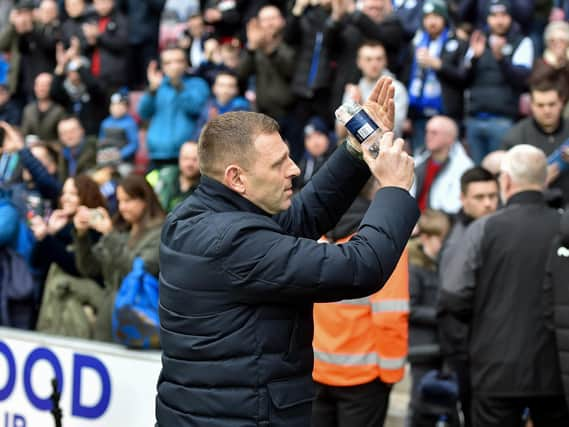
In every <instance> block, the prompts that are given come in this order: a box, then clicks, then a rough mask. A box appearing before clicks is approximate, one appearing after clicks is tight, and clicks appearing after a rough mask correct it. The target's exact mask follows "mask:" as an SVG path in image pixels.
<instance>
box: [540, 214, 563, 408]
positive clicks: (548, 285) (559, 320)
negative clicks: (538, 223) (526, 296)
mask: <svg viewBox="0 0 569 427" xmlns="http://www.w3.org/2000/svg"><path fill="white" fill-rule="evenodd" d="M568 277H569V211H565V213H564V214H563V215H562V217H561V226H560V227H559V233H558V234H557V236H556V237H555V239H554V241H553V243H552V244H551V249H550V251H549V261H548V263H547V270H546V276H545V284H544V291H545V292H547V295H548V296H549V298H550V299H549V301H548V302H549V303H550V305H549V308H550V310H549V311H548V313H547V319H548V320H549V322H550V323H549V325H550V327H551V329H553V330H554V331H555V336H556V338H557V353H558V355H559V367H560V370H561V376H562V381H563V389H564V391H565V400H566V402H567V405H569V363H568V361H569V358H568V355H569V337H568V336H567V329H569V287H568V286H567V278H568Z"/></svg>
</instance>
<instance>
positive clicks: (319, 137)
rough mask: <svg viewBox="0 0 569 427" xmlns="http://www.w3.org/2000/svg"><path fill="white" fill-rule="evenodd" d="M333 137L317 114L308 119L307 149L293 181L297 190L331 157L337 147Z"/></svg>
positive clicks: (306, 132) (306, 128)
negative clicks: (298, 172)
mask: <svg viewBox="0 0 569 427" xmlns="http://www.w3.org/2000/svg"><path fill="white" fill-rule="evenodd" d="M332 138H333V134H332V132H331V131H330V129H328V127H327V126H326V123H325V122H324V120H322V119H321V118H320V117H318V116H315V117H312V118H311V119H310V120H309V121H308V124H307V125H306V126H305V127H304V148H305V150H306V151H305V153H304V156H303V158H302V159H301V160H300V162H299V164H298V167H299V168H300V175H299V176H298V177H296V178H295V179H294V180H293V182H292V185H293V187H294V189H295V190H300V189H301V188H302V187H304V186H305V185H306V183H308V181H310V179H311V178H312V176H313V175H314V174H315V173H316V171H318V169H320V167H322V165H323V164H324V162H325V161H326V160H327V159H328V157H330V154H332V152H333V151H334V148H335V144H334V143H333V141H332Z"/></svg>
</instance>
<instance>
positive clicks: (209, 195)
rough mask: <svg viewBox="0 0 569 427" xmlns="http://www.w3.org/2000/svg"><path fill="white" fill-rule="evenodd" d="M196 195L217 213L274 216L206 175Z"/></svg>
mask: <svg viewBox="0 0 569 427" xmlns="http://www.w3.org/2000/svg"><path fill="white" fill-rule="evenodd" d="M195 194H196V196H198V197H199V198H200V199H201V200H202V201H203V202H204V203H205V204H206V205H207V206H208V208H210V209H212V210H214V211H216V212H230V211H243V212H250V213H255V214H259V215H265V216H269V217H270V216H272V215H271V214H269V213H267V212H265V211H264V210H263V209H261V208H260V207H258V206H257V205H255V204H254V203H252V202H250V201H249V200H247V199H246V198H244V197H242V196H240V195H239V194H237V193H236V192H235V191H233V190H231V189H230V188H229V187H226V186H225V185H223V184H222V183H221V182H219V181H217V180H215V179H213V178H210V177H208V176H206V175H202V177H201V180H200V185H199V187H198V188H197V190H196V192H195Z"/></svg>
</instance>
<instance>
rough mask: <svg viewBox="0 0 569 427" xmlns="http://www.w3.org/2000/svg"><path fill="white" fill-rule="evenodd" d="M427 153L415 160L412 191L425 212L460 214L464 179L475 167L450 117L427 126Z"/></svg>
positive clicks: (432, 121)
mask: <svg viewBox="0 0 569 427" xmlns="http://www.w3.org/2000/svg"><path fill="white" fill-rule="evenodd" d="M425 146H426V148H427V150H426V151H424V152H423V153H421V154H420V155H419V156H418V157H417V158H416V160H415V184H414V186H413V188H412V189H411V191H412V194H414V195H415V197H416V199H417V202H418V203H419V207H420V209H421V211H423V210H425V209H426V208H431V209H437V210H442V211H444V212H446V213H448V214H455V213H457V212H458V211H459V210H460V207H461V203H460V177H461V176H462V174H463V173H464V172H465V171H466V170H467V169H469V168H471V167H472V166H474V163H473V161H472V159H471V158H470V157H469V156H468V154H467V153H466V151H465V150H464V147H463V146H462V144H461V143H460V141H458V128H457V126H456V123H455V122H454V121H453V120H452V119H451V118H450V117H446V116H434V117H433V118H431V119H430V120H429V121H428V122H427V126H426V133H425Z"/></svg>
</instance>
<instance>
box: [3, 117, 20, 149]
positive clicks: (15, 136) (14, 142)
mask: <svg viewBox="0 0 569 427" xmlns="http://www.w3.org/2000/svg"><path fill="white" fill-rule="evenodd" d="M0 129H2V131H3V133H4V143H3V144H2V152H4V153H16V152H18V151H20V150H21V149H22V148H24V146H25V145H24V138H23V137H22V135H21V134H20V132H18V130H16V128H14V127H13V126H11V125H10V124H8V123H6V122H0Z"/></svg>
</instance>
